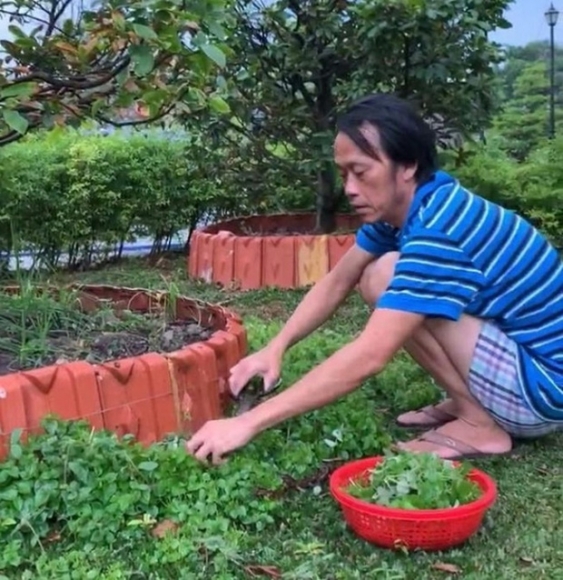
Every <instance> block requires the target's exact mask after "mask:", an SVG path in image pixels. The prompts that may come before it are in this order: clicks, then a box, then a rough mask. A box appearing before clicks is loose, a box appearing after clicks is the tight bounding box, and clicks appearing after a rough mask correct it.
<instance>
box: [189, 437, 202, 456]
mask: <svg viewBox="0 0 563 580" xmlns="http://www.w3.org/2000/svg"><path fill="white" fill-rule="evenodd" d="M202 443H203V441H202V439H201V437H200V435H199V433H196V434H195V435H194V436H193V437H192V438H191V439H190V440H189V441H186V450H187V452H188V453H189V454H190V455H193V454H194V452H195V451H196V450H197V449H198V447H199V446H200V445H201V444H202Z"/></svg>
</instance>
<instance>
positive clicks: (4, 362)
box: [0, 311, 213, 376]
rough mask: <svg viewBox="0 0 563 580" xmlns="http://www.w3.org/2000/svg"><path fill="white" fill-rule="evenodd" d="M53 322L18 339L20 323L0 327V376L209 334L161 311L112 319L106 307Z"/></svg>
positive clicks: (155, 348) (168, 347) (165, 348)
mask: <svg viewBox="0 0 563 580" xmlns="http://www.w3.org/2000/svg"><path fill="white" fill-rule="evenodd" d="M75 317H76V320H74V318H75ZM66 322H69V321H66ZM57 326H59V328H50V329H48V330H47V331H44V332H42V333H40V336H37V335H35V336H34V334H36V333H31V332H29V329H26V331H25V340H23V339H22V332H21V324H20V325H19V332H18V330H16V328H17V325H16V324H14V325H9V326H8V327H6V325H0V376H1V375H6V374H9V373H12V372H14V371H18V370H28V369H32V368H37V367H41V366H47V365H51V364H60V363H63V362H70V361H76V360H85V361H88V362H90V363H102V362H109V361H112V360H116V359H121V358H127V357H132V356H138V355H142V354H145V353H148V352H161V353H165V352H173V351H175V350H179V349H181V348H183V347H185V346H187V345H190V344H193V343H196V342H200V341H204V340H207V339H208V338H209V337H210V336H211V334H212V333H213V329H212V328H209V327H205V326H202V325H201V324H200V323H199V322H198V321H197V320H184V321H180V322H167V321H166V320H165V319H164V317H163V315H162V314H137V313H132V312H131V313H122V314H121V315H120V316H119V317H117V316H116V315H115V314H114V313H113V312H112V311H105V312H104V311H101V312H100V313H97V314H95V315H86V314H81V315H80V316H76V315H75V316H73V317H72V322H71V323H70V324H64V325H62V326H64V327H63V328H60V325H57ZM14 331H15V332H14Z"/></svg>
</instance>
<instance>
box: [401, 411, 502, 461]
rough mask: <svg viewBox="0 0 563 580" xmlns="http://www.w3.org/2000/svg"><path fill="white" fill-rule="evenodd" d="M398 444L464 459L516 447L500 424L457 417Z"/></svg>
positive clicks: (444, 457)
mask: <svg viewBox="0 0 563 580" xmlns="http://www.w3.org/2000/svg"><path fill="white" fill-rule="evenodd" d="M397 447H398V448H399V449H401V450H405V451H412V452H415V453H425V452H426V453H435V454H436V455H438V456H440V457H442V459H455V460H462V459H470V458H475V457H481V456H483V455H504V454H507V453H509V452H510V451H511V450H512V439H511V438H510V435H508V433H506V432H505V431H503V430H502V429H501V428H500V427H498V426H497V425H494V424H492V425H490V426H489V425H487V426H482V425H474V424H472V423H469V422H467V421H466V420H464V419H456V420H455V421H451V422H449V423H446V424H445V425H443V426H442V427H440V428H438V429H433V430H431V431H428V432H426V433H423V434H422V435H421V436H420V437H418V438H416V439H413V440H411V441H407V442H400V443H398V444H397Z"/></svg>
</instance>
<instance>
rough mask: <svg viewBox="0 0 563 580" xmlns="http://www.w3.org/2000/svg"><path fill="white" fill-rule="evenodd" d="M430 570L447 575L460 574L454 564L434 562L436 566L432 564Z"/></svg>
mask: <svg viewBox="0 0 563 580" xmlns="http://www.w3.org/2000/svg"><path fill="white" fill-rule="evenodd" d="M432 568H433V569H434V570H440V572H446V573H448V574H460V573H461V569H460V567H459V566H456V565H455V564H446V563H445V562H436V564H432Z"/></svg>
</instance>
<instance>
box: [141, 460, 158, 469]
mask: <svg viewBox="0 0 563 580" xmlns="http://www.w3.org/2000/svg"><path fill="white" fill-rule="evenodd" d="M157 467H158V463H156V461H143V462H141V463H139V469H140V470H141V471H154V470H155V469H156V468H157Z"/></svg>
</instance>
